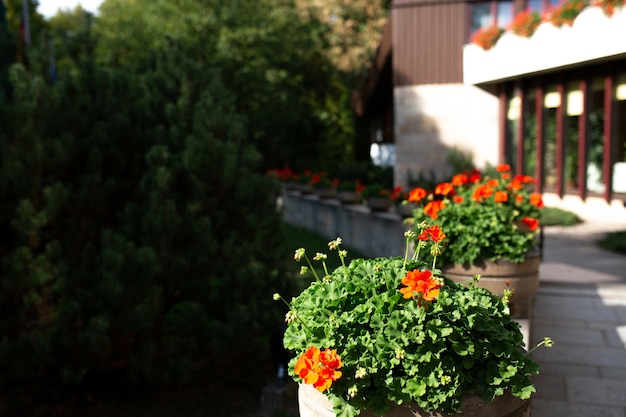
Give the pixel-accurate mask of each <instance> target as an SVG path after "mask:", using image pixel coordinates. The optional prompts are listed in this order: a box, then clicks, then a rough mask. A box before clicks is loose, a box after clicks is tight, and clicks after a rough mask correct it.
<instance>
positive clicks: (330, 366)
mask: <svg viewBox="0 0 626 417" xmlns="http://www.w3.org/2000/svg"><path fill="white" fill-rule="evenodd" d="M339 368H341V359H339V356H338V355H337V351H336V350H331V349H326V350H324V351H320V350H319V349H318V348H316V347H315V346H311V347H309V348H308V349H307V351H306V352H304V353H303V354H302V355H300V357H299V358H298V360H297V361H296V366H295V368H294V372H295V374H296V375H298V376H299V377H300V378H302V379H303V380H304V383H305V384H311V385H313V386H314V387H315V388H316V389H317V390H318V391H319V392H324V391H326V390H327V389H328V388H330V386H331V385H332V383H333V382H334V381H336V380H338V379H339V378H340V377H341V371H338V370H337V369H339Z"/></svg>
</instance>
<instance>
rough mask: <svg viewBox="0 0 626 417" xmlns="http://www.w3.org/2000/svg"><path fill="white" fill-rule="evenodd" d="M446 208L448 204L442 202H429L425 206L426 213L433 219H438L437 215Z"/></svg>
mask: <svg viewBox="0 0 626 417" xmlns="http://www.w3.org/2000/svg"><path fill="white" fill-rule="evenodd" d="M445 206H446V203H444V202H443V201H442V200H435V201H429V202H428V203H426V205H425V206H424V213H426V214H427V215H428V216H430V218H431V219H436V218H437V216H438V215H437V213H439V210H441V209H442V208H444V207H445Z"/></svg>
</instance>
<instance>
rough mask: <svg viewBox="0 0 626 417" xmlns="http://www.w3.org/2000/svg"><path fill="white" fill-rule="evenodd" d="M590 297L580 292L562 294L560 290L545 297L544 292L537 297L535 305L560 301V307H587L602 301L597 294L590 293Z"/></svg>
mask: <svg viewBox="0 0 626 417" xmlns="http://www.w3.org/2000/svg"><path fill="white" fill-rule="evenodd" d="M590 295H591V296H590V297H581V296H580V294H576V295H573V296H566V295H562V294H560V293H559V292H555V293H554V294H552V295H551V296H550V297H544V295H543V294H539V295H537V296H536V297H535V304H534V305H550V304H554V303H558V305H559V306H560V307H576V308H580V307H586V308H591V307H594V306H596V305H598V304H599V303H600V305H601V301H602V299H601V298H600V297H599V296H597V295H595V294H590Z"/></svg>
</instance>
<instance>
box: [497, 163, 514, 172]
mask: <svg viewBox="0 0 626 417" xmlns="http://www.w3.org/2000/svg"><path fill="white" fill-rule="evenodd" d="M510 170H511V165H509V164H500V165H498V166H497V167H496V171H498V172H508V171H510Z"/></svg>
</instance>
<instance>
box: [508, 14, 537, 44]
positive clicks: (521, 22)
mask: <svg viewBox="0 0 626 417" xmlns="http://www.w3.org/2000/svg"><path fill="white" fill-rule="evenodd" d="M540 24H541V15H540V14H539V12H537V11H533V10H530V9H526V10H524V11H522V12H519V13H518V14H517V15H515V17H514V18H513V21H512V22H511V24H510V26H509V28H508V29H509V30H510V31H511V32H513V33H514V34H516V35H518V36H523V37H525V38H530V37H531V36H533V34H534V33H535V31H536V30H537V27H539V25H540Z"/></svg>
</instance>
